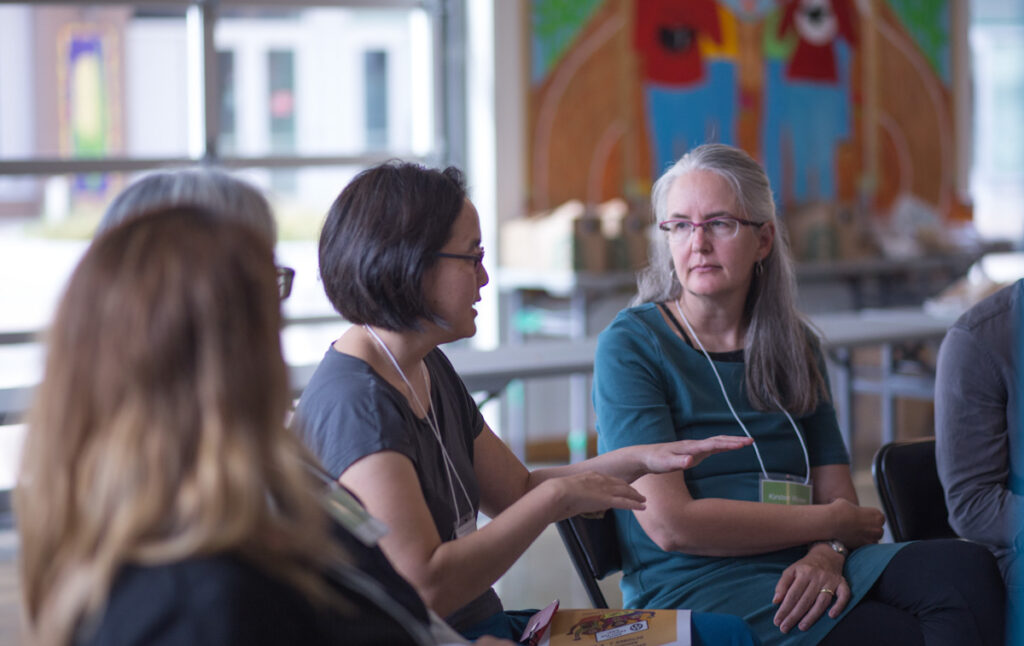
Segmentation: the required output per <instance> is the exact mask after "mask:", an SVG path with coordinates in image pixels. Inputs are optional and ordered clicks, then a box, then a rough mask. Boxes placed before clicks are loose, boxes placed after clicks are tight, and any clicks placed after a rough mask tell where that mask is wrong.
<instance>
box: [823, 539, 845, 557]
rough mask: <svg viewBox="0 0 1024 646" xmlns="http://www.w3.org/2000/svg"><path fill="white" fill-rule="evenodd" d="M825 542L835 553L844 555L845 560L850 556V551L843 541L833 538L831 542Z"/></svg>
mask: <svg viewBox="0 0 1024 646" xmlns="http://www.w3.org/2000/svg"><path fill="white" fill-rule="evenodd" d="M824 542H825V543H827V544H828V546H829V547H831V548H832V549H834V550H835V551H837V552H839V553H840V554H842V555H843V558H846V557H847V556H849V555H850V550H848V549H846V546H845V545H843V542H842V541H838V540H836V539H834V538H833V539H832V540H830V541H824Z"/></svg>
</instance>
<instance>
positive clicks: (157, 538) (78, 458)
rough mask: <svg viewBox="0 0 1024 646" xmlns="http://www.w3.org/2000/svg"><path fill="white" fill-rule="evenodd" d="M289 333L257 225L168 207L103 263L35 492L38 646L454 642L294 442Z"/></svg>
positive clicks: (38, 442)
mask: <svg viewBox="0 0 1024 646" xmlns="http://www.w3.org/2000/svg"><path fill="white" fill-rule="evenodd" d="M280 327H281V311H280V302H279V292H278V285H277V272H276V270H275V266H274V260H273V251H272V248H271V245H270V242H269V241H268V239H267V236H266V235H265V234H263V233H261V232H260V231H259V230H258V229H256V228H254V227H252V226H250V225H248V224H244V223H241V222H239V221H238V218H234V219H232V218H224V217H222V216H221V215H220V214H217V215H214V214H212V213H211V212H208V211H204V210H202V209H199V208H195V207H179V208H167V209H163V210H160V211H157V212H154V213H151V214H147V215H142V216H139V217H137V218H132V219H130V220H129V221H126V222H125V223H124V224H121V225H120V226H117V227H114V228H113V229H111V230H109V231H107V232H105V233H104V234H103V235H101V236H100V237H99V238H98V239H97V240H96V241H95V242H94V243H93V244H92V246H91V247H90V248H89V250H88V251H87V252H86V254H85V256H84V257H83V259H82V261H81V262H80V264H79V265H78V267H77V268H76V270H75V272H74V274H73V275H72V277H71V280H70V283H69V285H68V288H67V291H66V293H65V295H64V297H63V300H62V302H61V304H60V306H59V309H58V312H57V315H56V319H55V321H54V323H53V325H52V327H51V330H50V333H49V336H48V342H49V352H48V360H47V365H46V374H45V377H44V380H43V383H42V384H41V386H40V387H39V389H38V391H37V393H36V400H35V405H34V408H33V410H32V412H31V414H30V418H29V433H28V437H27V441H26V445H25V450H24V456H23V461H22V464H21V471H20V479H19V484H18V487H17V490H16V492H15V505H16V513H17V520H18V532H19V536H20V540H21V562H20V568H21V572H20V574H21V581H22V589H23V594H24V602H25V616H26V618H27V634H28V636H29V641H30V642H32V643H37V644H42V645H56V644H71V643H73V644H183V645H184V644H187V645H188V646H198V645H202V644H245V645H246V646H253V645H259V644H306V645H309V644H338V643H346V644H392V643H398V644H417V643H419V644H422V643H435V642H434V640H432V639H431V638H430V637H429V633H428V631H427V626H428V625H429V618H428V615H427V612H426V609H425V608H424V606H423V603H422V602H421V601H420V599H419V597H418V596H417V595H416V593H415V592H414V591H413V590H412V588H411V587H410V586H409V585H408V584H407V583H406V582H405V581H404V580H402V579H401V577H399V576H398V575H397V574H396V573H395V572H394V570H393V569H391V568H390V566H389V565H388V564H387V561H386V560H385V559H383V556H382V555H381V554H380V551H379V550H376V549H375V548H373V547H372V544H370V545H367V544H364V543H361V542H360V541H358V540H356V539H355V538H353V536H352V535H351V534H350V533H349V532H347V531H346V530H344V529H342V528H341V527H340V526H338V525H336V524H334V523H333V522H332V521H331V517H330V516H329V515H328V513H327V512H326V511H325V506H324V504H323V502H324V501H323V499H322V497H321V496H322V489H321V487H320V486H319V484H318V483H317V481H316V480H315V478H314V477H313V475H312V472H311V469H310V465H311V464H312V457H311V456H309V455H308V453H307V452H306V451H305V450H304V449H303V448H302V447H301V446H300V443H299V441H298V440H297V439H296V438H295V437H294V436H293V435H292V434H291V433H289V432H288V431H287V430H286V429H285V428H284V427H283V420H284V416H285V411H286V409H287V407H288V405H289V399H290V393H289V388H288V382H287V372H286V368H285V364H284V362H283V360H282V356H281V347H280V340H279V338H280V337H279V330H280ZM336 493H337V492H336Z"/></svg>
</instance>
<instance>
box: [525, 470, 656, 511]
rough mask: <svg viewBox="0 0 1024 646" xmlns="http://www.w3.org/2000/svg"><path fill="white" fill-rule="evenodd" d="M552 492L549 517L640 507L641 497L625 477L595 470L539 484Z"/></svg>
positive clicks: (642, 503) (641, 506)
mask: <svg viewBox="0 0 1024 646" xmlns="http://www.w3.org/2000/svg"><path fill="white" fill-rule="evenodd" d="M541 486H542V487H546V488H547V489H548V491H549V492H550V494H551V495H552V501H551V504H550V505H549V509H550V510H551V511H552V512H553V513H554V518H553V519H552V520H553V521H559V520H562V519H565V518H569V517H570V516H575V515H577V514H593V513H599V512H603V511H605V510H607V509H634V510H642V509H644V502H645V500H646V499H645V498H644V497H643V496H642V495H640V492H639V491H637V490H636V489H634V488H633V487H631V486H629V483H627V482H626V481H625V480H622V479H620V478H616V477H614V476H609V475H605V474H603V473H598V472H596V471H584V472H582V473H576V474H573V475H568V476H562V477H560V478H552V479H550V480H546V481H544V482H543V483H542V484H541Z"/></svg>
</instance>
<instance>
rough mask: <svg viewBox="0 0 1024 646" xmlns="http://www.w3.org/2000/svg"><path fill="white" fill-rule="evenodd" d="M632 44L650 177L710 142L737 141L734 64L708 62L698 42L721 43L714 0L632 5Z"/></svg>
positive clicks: (659, 0) (646, 0)
mask: <svg viewBox="0 0 1024 646" xmlns="http://www.w3.org/2000/svg"><path fill="white" fill-rule="evenodd" d="M635 6H636V22H635V33H634V43H635V47H636V49H637V52H638V54H639V57H640V60H641V70H642V78H643V92H644V103H645V108H646V117H647V124H648V131H649V136H650V141H651V155H652V163H653V168H652V170H651V174H652V175H653V176H658V175H660V174H661V173H662V172H663V171H664V170H665V169H666V168H668V166H669V165H671V164H672V163H673V162H675V161H676V160H677V159H678V158H679V157H680V156H681V155H682V154H683V153H684V152H686V151H687V150H689V149H690V148H692V147H693V146H695V145H698V144H701V143H706V142H709V141H718V142H722V143H728V144H733V143H735V140H736V112H737V104H738V101H737V95H738V83H737V78H736V65H735V63H734V62H733V61H732V60H729V59H727V58H718V57H715V58H708V57H706V56H705V54H704V52H703V51H702V47H701V43H700V41H701V39H704V40H705V41H706V42H708V43H709V44H710V43H713V44H716V45H719V46H721V45H723V44H724V41H725V38H724V30H723V25H722V22H721V19H720V14H719V8H718V6H717V3H716V2H714V0H687V1H686V2H683V1H682V0H644V2H637V3H636V5H635Z"/></svg>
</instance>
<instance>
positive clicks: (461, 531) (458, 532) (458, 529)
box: [455, 514, 476, 538]
mask: <svg viewBox="0 0 1024 646" xmlns="http://www.w3.org/2000/svg"><path fill="white" fill-rule="evenodd" d="M475 531H476V514H468V515H466V516H463V517H462V518H460V519H459V524H458V525H456V526H455V538H462V537H463V536H469V535H470V534H472V533H473V532H475Z"/></svg>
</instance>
